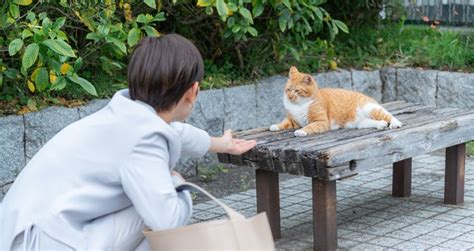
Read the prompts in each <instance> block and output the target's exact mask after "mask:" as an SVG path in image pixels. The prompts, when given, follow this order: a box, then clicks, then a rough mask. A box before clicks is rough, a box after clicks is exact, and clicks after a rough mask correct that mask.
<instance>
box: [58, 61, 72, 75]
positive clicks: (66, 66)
mask: <svg viewBox="0 0 474 251" xmlns="http://www.w3.org/2000/svg"><path fill="white" fill-rule="evenodd" d="M69 69H71V65H70V64H68V63H64V64H62V65H61V69H60V71H61V74H63V75H66V73H67V72H68V71H69Z"/></svg>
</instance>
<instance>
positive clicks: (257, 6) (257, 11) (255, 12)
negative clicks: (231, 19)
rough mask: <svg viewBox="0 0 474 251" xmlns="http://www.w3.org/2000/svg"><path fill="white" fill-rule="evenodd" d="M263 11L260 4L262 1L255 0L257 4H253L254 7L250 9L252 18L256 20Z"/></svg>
mask: <svg viewBox="0 0 474 251" xmlns="http://www.w3.org/2000/svg"><path fill="white" fill-rule="evenodd" d="M263 10H264V7H263V4H262V0H257V2H256V3H255V6H254V7H253V9H252V14H253V17H254V18H256V17H258V16H260V15H262V13H263Z"/></svg>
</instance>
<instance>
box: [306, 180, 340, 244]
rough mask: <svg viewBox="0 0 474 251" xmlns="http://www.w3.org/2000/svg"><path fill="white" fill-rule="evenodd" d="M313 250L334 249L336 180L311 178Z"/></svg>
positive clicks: (335, 233) (335, 241)
mask: <svg viewBox="0 0 474 251" xmlns="http://www.w3.org/2000/svg"><path fill="white" fill-rule="evenodd" d="M312 185H313V237H314V250H336V248H337V220H336V181H335V180H332V181H322V180H318V179H316V178H313V184H312Z"/></svg>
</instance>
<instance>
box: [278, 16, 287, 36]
mask: <svg viewBox="0 0 474 251" xmlns="http://www.w3.org/2000/svg"><path fill="white" fill-rule="evenodd" d="M278 25H279V26H280V30H281V32H285V30H286V20H285V18H284V16H280V17H279V18H278Z"/></svg>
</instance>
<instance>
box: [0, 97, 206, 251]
mask: <svg viewBox="0 0 474 251" xmlns="http://www.w3.org/2000/svg"><path fill="white" fill-rule="evenodd" d="M209 147H210V137H209V135H208V134H207V133H206V132H205V131H203V130H200V129H198V128H195V127H193V126H191V125H188V124H184V123H178V122H175V123H171V124H168V123H166V122H165V121H164V120H162V119H161V118H160V117H159V116H158V115H157V114H156V112H155V111H154V109H153V108H152V107H151V106H149V105H147V104H145V103H142V102H139V101H133V100H131V99H130V98H129V94H128V90H122V91H119V92H117V93H116V94H115V95H114V97H113V98H112V99H111V101H110V102H109V103H108V105H107V106H105V107H104V108H103V109H101V110H100V111H98V112H96V113H94V114H92V115H90V116H88V117H85V118H83V119H81V120H79V121H77V122H75V123H72V124H71V125H69V126H67V127H66V128H64V129H63V130H62V131H61V132H59V133H58V134H57V135H56V136H54V137H53V138H52V139H51V140H50V141H49V142H48V143H46V144H45V145H44V146H43V148H42V149H41V150H40V151H39V152H38V153H37V154H36V155H35V156H34V157H33V159H31V161H30V162H29V163H28V164H27V165H26V167H25V168H24V169H23V171H22V172H21V173H20V175H19V176H18V177H17V179H16V180H15V182H14V184H13V185H12V187H11V188H10V190H9V191H8V193H7V194H6V196H5V198H4V199H3V202H2V204H1V205H0V250H8V249H10V248H11V245H12V242H13V240H14V239H15V237H16V236H17V235H18V234H20V233H25V231H28V229H31V228H32V227H36V228H38V229H40V230H41V231H43V232H45V233H46V234H47V235H49V236H51V237H54V238H56V239H57V240H59V241H61V242H63V243H65V244H67V245H69V246H70V247H73V248H75V249H87V246H88V245H89V244H90V243H91V242H92V241H93V238H94V236H89V235H88V233H87V231H86V230H85V229H87V227H86V226H87V224H88V223H89V222H92V221H93V220H95V219H98V218H100V217H103V216H106V215H108V214H111V213H115V212H117V211H120V210H122V209H125V208H127V207H130V206H133V207H134V208H135V209H136V211H137V213H138V214H139V215H140V216H141V217H142V219H143V221H144V223H145V224H146V225H147V226H149V227H150V228H152V229H153V230H157V229H166V228H173V227H177V226H180V225H184V224H186V223H187V222H188V220H189V218H190V215H191V212H192V201H191V198H190V195H189V192H179V193H177V192H176V190H175V188H174V187H175V185H177V183H179V179H177V177H175V176H171V175H170V170H171V169H172V168H174V166H175V164H176V162H177V160H178V158H179V157H180V155H181V152H183V153H187V154H190V155H192V156H203V155H204V154H205V153H206V152H207V151H208V149H209ZM110 227H111V228H112V227H113V226H110ZM104 231H107V229H104ZM26 235H27V233H26Z"/></svg>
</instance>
